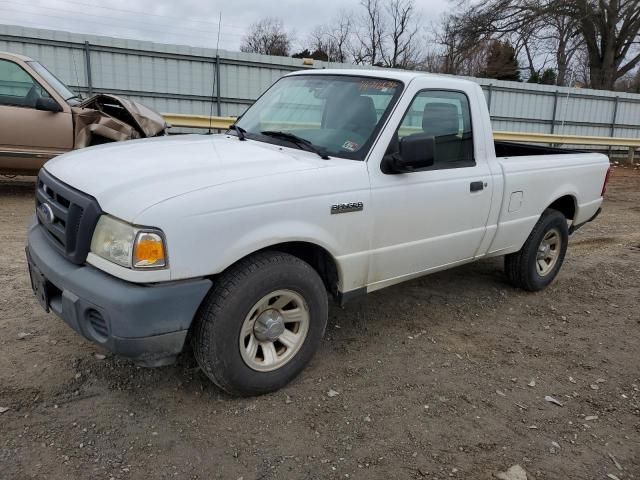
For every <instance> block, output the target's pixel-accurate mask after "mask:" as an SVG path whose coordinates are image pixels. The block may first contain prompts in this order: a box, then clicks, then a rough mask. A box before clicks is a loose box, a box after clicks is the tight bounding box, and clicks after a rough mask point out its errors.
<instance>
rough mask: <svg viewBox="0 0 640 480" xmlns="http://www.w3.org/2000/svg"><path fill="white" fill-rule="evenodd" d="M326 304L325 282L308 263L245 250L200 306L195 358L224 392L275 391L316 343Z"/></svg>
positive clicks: (324, 320)
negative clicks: (243, 257)
mask: <svg viewBox="0 0 640 480" xmlns="http://www.w3.org/2000/svg"><path fill="white" fill-rule="evenodd" d="M327 303H328V302H327V292H326V289H325V287H324V283H323V282H322V279H321V278H320V276H319V275H318V274H317V272H316V271H315V270H314V269H313V268H312V267H311V266H310V265H309V264H307V263H305V262H303V261H302V260H300V259H299V258H297V257H294V256H292V255H289V254H286V253H281V252H275V251H274V252H261V253H258V254H255V255H252V256H251V257H248V258H246V259H244V260H241V261H240V262H238V263H237V264H236V265H234V266H232V267H231V268H230V269H229V270H227V271H226V272H224V273H223V274H222V275H220V277H219V278H218V279H217V280H216V282H215V285H214V287H213V288H212V290H211V291H210V292H209V294H208V295H207V297H206V298H205V300H204V302H203V304H202V306H201V307H200V310H199V311H198V314H197V315H196V319H195V324H194V331H193V336H192V345H193V351H194V355H195V358H196V360H197V361H198V364H199V365H200V367H201V368H202V370H203V371H204V372H205V374H206V375H207V376H208V377H209V378H210V379H211V380H212V381H213V382H214V383H215V384H216V385H218V386H219V387H220V388H222V389H223V390H225V391H226V392H228V393H230V394H234V395H260V394H263V393H268V392H272V391H274V390H277V389H279V388H281V387H283V386H284V385H286V384H287V383H289V382H290V381H291V380H292V379H293V378H294V377H295V376H296V375H298V373H300V371H301V370H302V369H303V368H304V367H305V366H306V364H307V363H308V362H309V360H310V359H311V357H312V356H313V354H314V353H315V351H316V350H317V348H318V346H319V344H320V341H321V340H322V337H323V336H324V330H325V327H326V324H327V316H328V313H327V312H328V305H327Z"/></svg>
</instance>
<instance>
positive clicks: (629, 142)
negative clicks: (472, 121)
mask: <svg viewBox="0 0 640 480" xmlns="http://www.w3.org/2000/svg"><path fill="white" fill-rule="evenodd" d="M493 138H494V139H495V140H503V141H509V142H525V143H556V144H565V145H599V146H603V147H629V148H638V147H640V138H621V137H589V136H580V135H559V134H555V133H554V134H551V133H522V132H493Z"/></svg>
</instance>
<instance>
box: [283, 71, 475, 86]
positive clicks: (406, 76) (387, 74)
mask: <svg viewBox="0 0 640 480" xmlns="http://www.w3.org/2000/svg"><path fill="white" fill-rule="evenodd" d="M294 75H345V76H356V77H373V78H384V79H389V80H399V81H401V82H404V83H405V84H408V83H410V82H411V81H412V80H414V79H416V78H428V79H432V80H446V81H447V82H454V83H456V84H460V83H465V84H469V85H476V83H475V82H473V81H471V80H464V79H461V78H459V77H453V76H450V75H441V74H436V73H426V72H415V71H407V70H393V69H384V68H380V69H359V68H349V69H342V68H327V69H309V70H298V71H296V72H293V73H290V74H288V75H287V76H294Z"/></svg>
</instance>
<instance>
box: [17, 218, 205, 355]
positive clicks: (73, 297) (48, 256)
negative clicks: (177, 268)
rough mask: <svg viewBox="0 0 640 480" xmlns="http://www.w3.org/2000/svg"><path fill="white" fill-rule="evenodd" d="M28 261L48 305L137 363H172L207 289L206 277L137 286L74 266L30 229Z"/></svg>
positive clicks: (83, 332) (80, 329) (37, 229)
mask: <svg viewBox="0 0 640 480" xmlns="http://www.w3.org/2000/svg"><path fill="white" fill-rule="evenodd" d="M27 257H28V259H29V263H30V265H32V266H35V268H36V269H37V270H38V271H39V272H40V273H41V274H42V276H44V278H46V289H47V294H48V302H47V307H48V308H49V309H50V310H52V311H53V312H54V313H55V314H57V315H58V316H59V317H61V318H62V319H63V320H64V321H65V322H66V323H67V324H68V325H69V326H70V327H71V328H73V329H74V330H75V331H76V332H78V333H80V334H81V335H82V336H84V337H85V338H87V339H89V340H91V341H93V342H95V343H97V344H99V345H102V346H103V347H105V348H107V349H108V350H110V351H112V352H114V353H116V354H119V355H122V356H125V357H129V358H132V359H133V360H135V361H136V362H138V363H141V364H144V365H148V366H158V365H165V364H168V363H171V362H172V361H173V360H174V359H175V357H176V355H177V354H178V353H180V352H181V351H182V348H183V346H184V342H185V338H186V336H187V332H188V330H189V327H190V325H191V322H192V320H193V317H194V315H195V313H196V311H197V309H198V307H199V305H200V303H201V302H202V300H203V298H204V296H205V295H206V294H207V292H208V291H209V288H210V287H211V281H210V280H207V279H198V280H188V281H181V282H168V283H161V284H155V285H140V284H134V283H129V282H125V281H123V280H119V279H117V278H115V277H112V276H111V275H108V274H106V273H104V272H102V271H100V270H98V269H96V268H94V267H92V266H90V265H75V264H73V263H71V262H69V261H68V260H66V259H65V258H63V257H62V256H61V255H60V254H59V253H58V252H57V251H56V250H55V249H54V248H53V246H52V245H51V244H50V243H49V240H48V239H47V238H46V237H45V233H44V231H43V229H42V227H40V226H39V225H33V226H32V227H31V228H30V229H29V233H28V237H27Z"/></svg>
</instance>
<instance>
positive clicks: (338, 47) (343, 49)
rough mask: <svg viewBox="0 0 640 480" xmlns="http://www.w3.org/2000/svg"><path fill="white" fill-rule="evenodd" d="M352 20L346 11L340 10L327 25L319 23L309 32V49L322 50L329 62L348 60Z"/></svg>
mask: <svg viewBox="0 0 640 480" xmlns="http://www.w3.org/2000/svg"><path fill="white" fill-rule="evenodd" d="M352 26H353V20H352V15H351V14H350V13H348V12H345V11H341V12H340V13H339V14H338V16H337V17H336V18H335V19H334V20H333V21H332V22H331V23H330V24H329V25H319V26H317V27H316V28H314V29H313V30H312V31H311V33H310V34H309V38H308V40H307V42H308V44H309V50H311V51H316V52H324V53H326V55H327V60H328V61H330V62H339V63H344V62H347V61H348V60H349V50H350V48H351V36H352Z"/></svg>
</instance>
